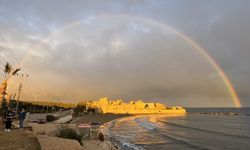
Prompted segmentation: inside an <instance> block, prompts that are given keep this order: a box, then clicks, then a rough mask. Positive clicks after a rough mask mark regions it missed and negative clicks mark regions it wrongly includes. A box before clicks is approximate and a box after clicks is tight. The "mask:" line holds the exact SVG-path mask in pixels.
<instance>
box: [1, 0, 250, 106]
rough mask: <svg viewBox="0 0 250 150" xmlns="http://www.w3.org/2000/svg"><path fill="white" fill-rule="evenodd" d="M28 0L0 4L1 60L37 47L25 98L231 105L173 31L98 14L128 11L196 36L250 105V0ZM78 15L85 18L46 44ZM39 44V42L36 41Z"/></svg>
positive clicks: (217, 79) (198, 56)
mask: <svg viewBox="0 0 250 150" xmlns="http://www.w3.org/2000/svg"><path fill="white" fill-rule="evenodd" d="M26 2H27V3H25V2H22V3H21V2H18V1H16V3H15V4H14V3H9V2H7V1H2V2H1V5H0V12H1V14H3V15H1V16H0V31H1V33H2V37H3V39H2V40H1V41H0V47H1V51H0V52H1V58H3V59H4V60H5V61H7V60H11V61H13V63H16V62H18V61H20V60H21V59H22V58H24V57H25V55H26V53H27V51H28V50H29V49H30V47H32V48H33V49H32V50H33V51H32V54H31V57H30V58H29V59H28V60H27V61H26V62H25V64H24V65H23V66H22V67H23V72H28V73H29V74H30V79H27V81H26V84H27V89H26V90H24V96H23V98H27V99H31V98H34V95H39V96H38V97H39V99H48V98H50V97H51V98H53V99H56V100H65V101H66V100H81V99H96V98H99V97H102V96H109V97H111V98H124V99H140V98H141V99H146V100H152V99H153V100H158V101H161V102H165V103H167V104H170V105H178V104H180V105H182V104H183V105H185V106H233V103H232V101H230V99H231V98H230V95H229V93H228V91H227V89H226V87H225V85H224V83H223V82H222V80H221V79H220V77H219V76H218V74H217V73H216V72H215V70H214V69H213V68H212V66H211V65H210V64H209V63H208V62H207V61H206V60H205V59H204V57H203V56H202V55H201V54H199V53H197V51H196V50H195V49H194V48H193V47H191V46H190V45H189V44H188V43H186V42H185V41H184V40H183V39H181V38H180V37H177V36H176V35H175V34H173V33H171V31H166V29H162V28H161V26H158V25H157V24H151V23H149V22H145V21H144V20H140V19H134V18H123V17H114V18H106V19H100V18H96V17H95V16H98V15H100V14H114V15H116V14H128V15H131V16H143V17H146V18H150V19H153V20H156V21H160V22H162V23H167V24H169V25H171V26H173V27H175V28H176V29H177V30H179V31H181V32H183V33H185V34H187V35H189V36H190V37H192V38H193V39H195V41H197V42H198V43H200V44H201V46H203V47H205V48H206V49H207V50H208V52H209V53H210V54H211V55H212V56H213V57H214V58H215V60H216V61H217V62H218V63H219V64H220V66H221V67H222V68H223V69H224V70H225V72H226V73H227V74H228V76H229V77H230V79H231V81H232V82H233V84H234V85H235V87H236V89H237V91H238V93H239V95H240V96H241V97H242V102H243V104H244V106H249V102H248V98H249V94H248V93H249V91H250V89H249V85H248V84H249V80H248V78H247V77H248V75H249V73H250V68H249V66H248V65H247V64H249V59H248V58H249V56H250V54H249V50H248V48H249V46H250V45H249V42H248V41H247V39H248V38H249V35H250V34H248V32H249V21H248V20H247V19H246V18H247V16H249V13H250V11H249V10H248V9H247V3H248V2H246V1H237V2H235V1H220V2H218V1H209V2H205V1H144V0H142V1H130V0H127V1H121V2H118V1H105V2H104V1H91V2H87V1H74V2H73V3H68V2H67V1H60V5H58V3H59V2H58V1H53V2H52V1H36V2H34V1H26ZM76 20H82V22H81V23H80V24H78V25H75V26H74V27H73V28H69V29H67V30H64V31H63V32H60V33H58V34H56V35H54V36H53V37H51V38H50V39H47V41H44V39H43V37H46V36H47V35H48V34H50V33H51V32H54V31H56V30H57V29H60V28H62V27H63V26H65V25H66V24H69V23H71V22H73V21H76ZM86 20H87V21H86ZM39 42H42V43H43V44H41V46H40V47H34V46H33V45H36V44H37V43H39ZM6 45H7V46H8V48H6V47H5V46H6ZM6 49H8V51H7V50H6ZM10 51H12V53H14V54H12V53H9V52H10ZM6 55H9V57H6ZM12 55H15V57H16V58H17V60H13V59H12V58H11V56H12ZM13 87H14V86H13Z"/></svg>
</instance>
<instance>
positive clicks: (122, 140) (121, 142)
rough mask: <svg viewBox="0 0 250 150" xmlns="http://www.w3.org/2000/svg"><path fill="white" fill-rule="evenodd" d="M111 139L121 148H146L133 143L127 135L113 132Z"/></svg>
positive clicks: (127, 149) (136, 149)
mask: <svg viewBox="0 0 250 150" xmlns="http://www.w3.org/2000/svg"><path fill="white" fill-rule="evenodd" d="M110 141H111V142H112V143H113V144H115V145H116V146H117V147H118V148H119V150H144V149H143V148H142V147H140V146H138V145H135V144H132V143H130V142H129V141H128V139H127V138H126V137H123V136H121V135H115V134H111V137H110Z"/></svg>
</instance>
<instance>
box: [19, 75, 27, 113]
mask: <svg viewBox="0 0 250 150" xmlns="http://www.w3.org/2000/svg"><path fill="white" fill-rule="evenodd" d="M24 77H27V78H28V77H29V75H28V74H21V81H20V84H19V88H18V96H17V105H16V111H17V112H18V107H19V100H20V95H21V90H22V87H23V78H24Z"/></svg>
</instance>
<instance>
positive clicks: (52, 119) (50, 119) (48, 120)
mask: <svg viewBox="0 0 250 150" xmlns="http://www.w3.org/2000/svg"><path fill="white" fill-rule="evenodd" d="M46 120H47V122H51V121H55V120H56V117H55V116H53V115H47V116H46Z"/></svg>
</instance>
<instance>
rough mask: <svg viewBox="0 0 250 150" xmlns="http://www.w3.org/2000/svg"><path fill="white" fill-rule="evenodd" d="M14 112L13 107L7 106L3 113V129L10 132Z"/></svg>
mask: <svg viewBox="0 0 250 150" xmlns="http://www.w3.org/2000/svg"><path fill="white" fill-rule="evenodd" d="M14 116H15V113H14V112H13V109H12V108H10V107H8V109H7V111H6V112H5V114H4V118H5V131H7V132H10V129H11V125H12V121H13V119H14Z"/></svg>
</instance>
